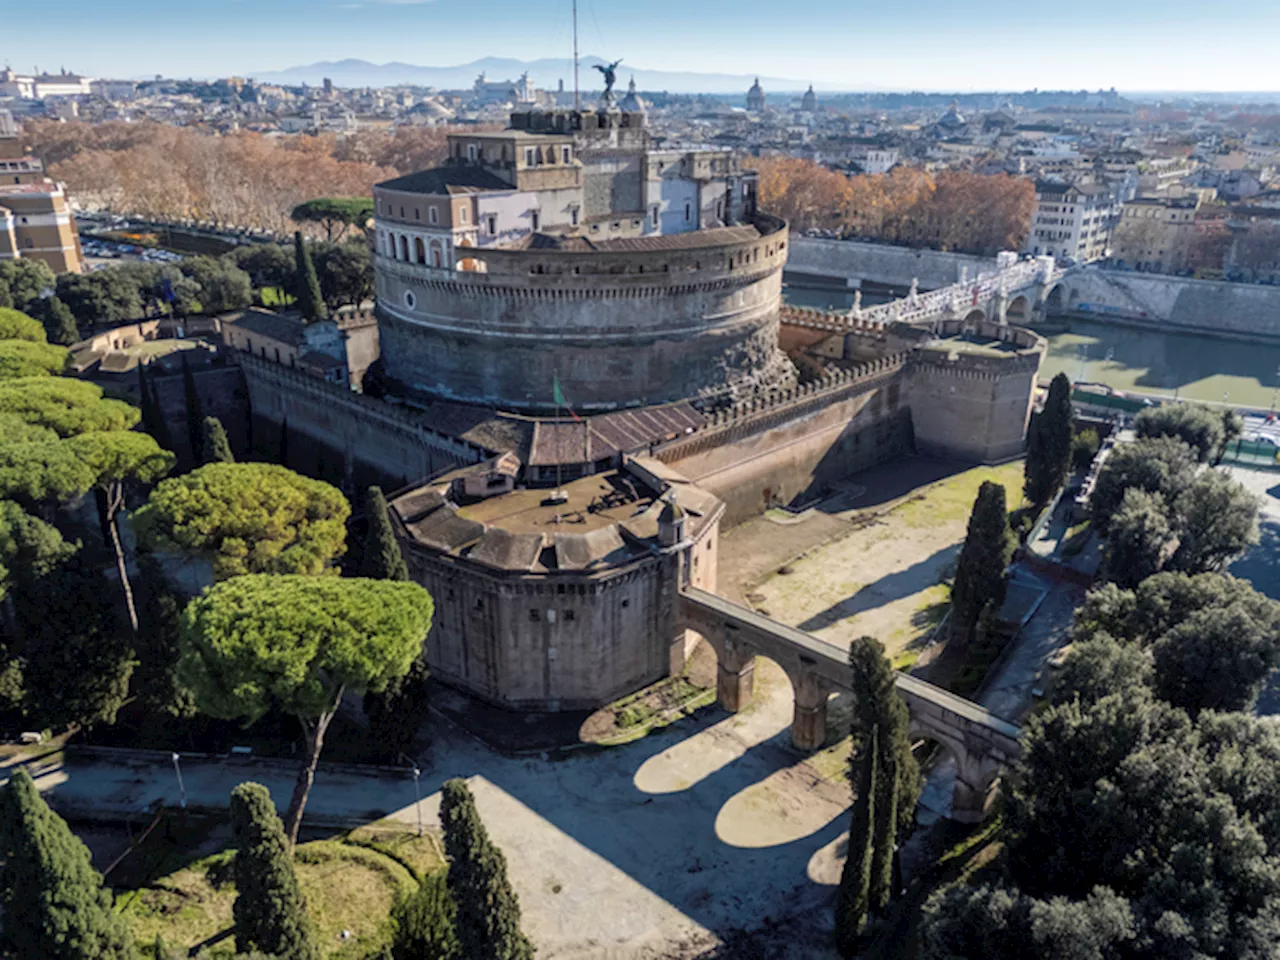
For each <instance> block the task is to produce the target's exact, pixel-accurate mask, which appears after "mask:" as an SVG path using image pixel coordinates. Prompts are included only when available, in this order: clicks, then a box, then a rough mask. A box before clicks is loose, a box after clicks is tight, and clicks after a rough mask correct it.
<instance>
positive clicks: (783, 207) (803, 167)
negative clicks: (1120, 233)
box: [755, 157, 1036, 256]
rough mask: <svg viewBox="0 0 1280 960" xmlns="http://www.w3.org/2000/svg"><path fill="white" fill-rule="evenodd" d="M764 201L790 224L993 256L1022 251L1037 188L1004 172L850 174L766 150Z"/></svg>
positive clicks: (900, 169)
mask: <svg viewBox="0 0 1280 960" xmlns="http://www.w3.org/2000/svg"><path fill="white" fill-rule="evenodd" d="M755 165H756V169H757V170H758V171H759V174H760V204H761V206H762V207H764V208H765V209H767V210H769V211H771V212H773V213H775V214H777V215H778V216H781V217H784V218H785V219H786V220H788V221H789V222H790V223H791V226H792V228H793V229H796V230H802V231H803V230H810V229H814V228H818V229H825V230H836V231H838V232H840V233H842V234H844V235H846V236H855V237H869V238H872V239H876V240H885V241H888V242H890V243H899V244H909V245H912V246H927V247H936V248H938V249H942V250H957V251H965V252H969V253H980V254H985V255H988V256H990V255H993V254H995V253H997V252H998V251H1000V250H1017V249H1018V248H1019V247H1021V245H1022V241H1023V240H1024V239H1025V238H1026V234H1027V230H1028V229H1029V228H1030V225H1031V215H1032V213H1033V211H1034V210H1035V200H1036V198H1035V187H1034V186H1033V185H1032V184H1031V182H1030V181H1028V180H1022V179H1018V178H1014V177H1010V176H1007V175H1005V174H999V175H997V176H983V175H980V174H975V173H964V172H959V171H944V172H943V173H940V174H938V175H937V177H931V176H930V175H929V174H927V173H925V172H924V171H922V170H917V169H914V168H911V167H902V166H899V167H895V168H894V169H892V170H891V171H889V173H887V174H875V175H866V176H852V177H846V176H845V175H844V174H841V173H836V172H834V171H831V170H827V169H826V168H825V167H822V166H819V165H818V164H816V163H813V162H812V161H809V160H799V159H795V158H793V157H761V158H759V159H758V160H756V161H755Z"/></svg>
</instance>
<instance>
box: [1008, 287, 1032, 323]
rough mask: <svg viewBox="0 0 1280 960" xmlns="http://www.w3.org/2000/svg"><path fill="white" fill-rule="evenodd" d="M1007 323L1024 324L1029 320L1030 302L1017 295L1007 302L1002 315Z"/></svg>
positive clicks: (1024, 297)
mask: <svg viewBox="0 0 1280 960" xmlns="http://www.w3.org/2000/svg"><path fill="white" fill-rule="evenodd" d="M1004 316H1005V320H1006V321H1007V322H1008V323H1017V324H1025V323H1027V322H1029V321H1030V320H1031V301H1030V300H1028V299H1027V298H1026V296H1024V295H1022V294H1019V295H1018V296H1016V297H1014V298H1013V300H1011V301H1010V302H1009V306H1008V308H1007V309H1006V310H1005V313H1004Z"/></svg>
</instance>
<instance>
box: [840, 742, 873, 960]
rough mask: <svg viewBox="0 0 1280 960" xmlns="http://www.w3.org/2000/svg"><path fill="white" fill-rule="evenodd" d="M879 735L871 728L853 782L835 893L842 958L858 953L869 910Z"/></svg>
mask: <svg viewBox="0 0 1280 960" xmlns="http://www.w3.org/2000/svg"><path fill="white" fill-rule="evenodd" d="M879 734H880V730H879V728H878V727H873V728H872V730H871V739H870V740H867V741H866V742H864V743H863V745H862V757H861V762H860V763H859V764H858V769H859V776H858V779H857V784H856V789H857V791H858V795H857V796H856V797H855V798H854V801H853V818H852V820H851V821H850V823H849V854H848V856H847V857H846V859H845V861H844V870H842V871H841V873H840V889H839V892H838V893H837V896H836V948H837V949H838V950H839V951H840V954H841V956H844V957H854V956H857V953H858V945H859V944H858V939H859V937H860V936H861V934H862V930H863V928H864V927H865V926H866V923H867V913H868V912H869V911H870V910H871V868H872V856H873V851H874V849H875V815H876V803H875V793H876V787H877V781H878V780H879V771H878V769H877V767H878V763H879V753H880V747H879Z"/></svg>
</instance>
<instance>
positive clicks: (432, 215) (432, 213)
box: [427, 207, 440, 223]
mask: <svg viewBox="0 0 1280 960" xmlns="http://www.w3.org/2000/svg"><path fill="white" fill-rule="evenodd" d="M439 219H440V214H439V212H438V211H437V210H436V208H435V207H427V222H428V223H435V222H436V221H438V220H439Z"/></svg>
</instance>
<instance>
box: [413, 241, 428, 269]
mask: <svg viewBox="0 0 1280 960" xmlns="http://www.w3.org/2000/svg"><path fill="white" fill-rule="evenodd" d="M413 255H414V262H415V263H422V264H425V263H426V262H427V246H426V244H424V243H423V242H422V238H421V237H418V238H416V239H415V240H414V241H413Z"/></svg>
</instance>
